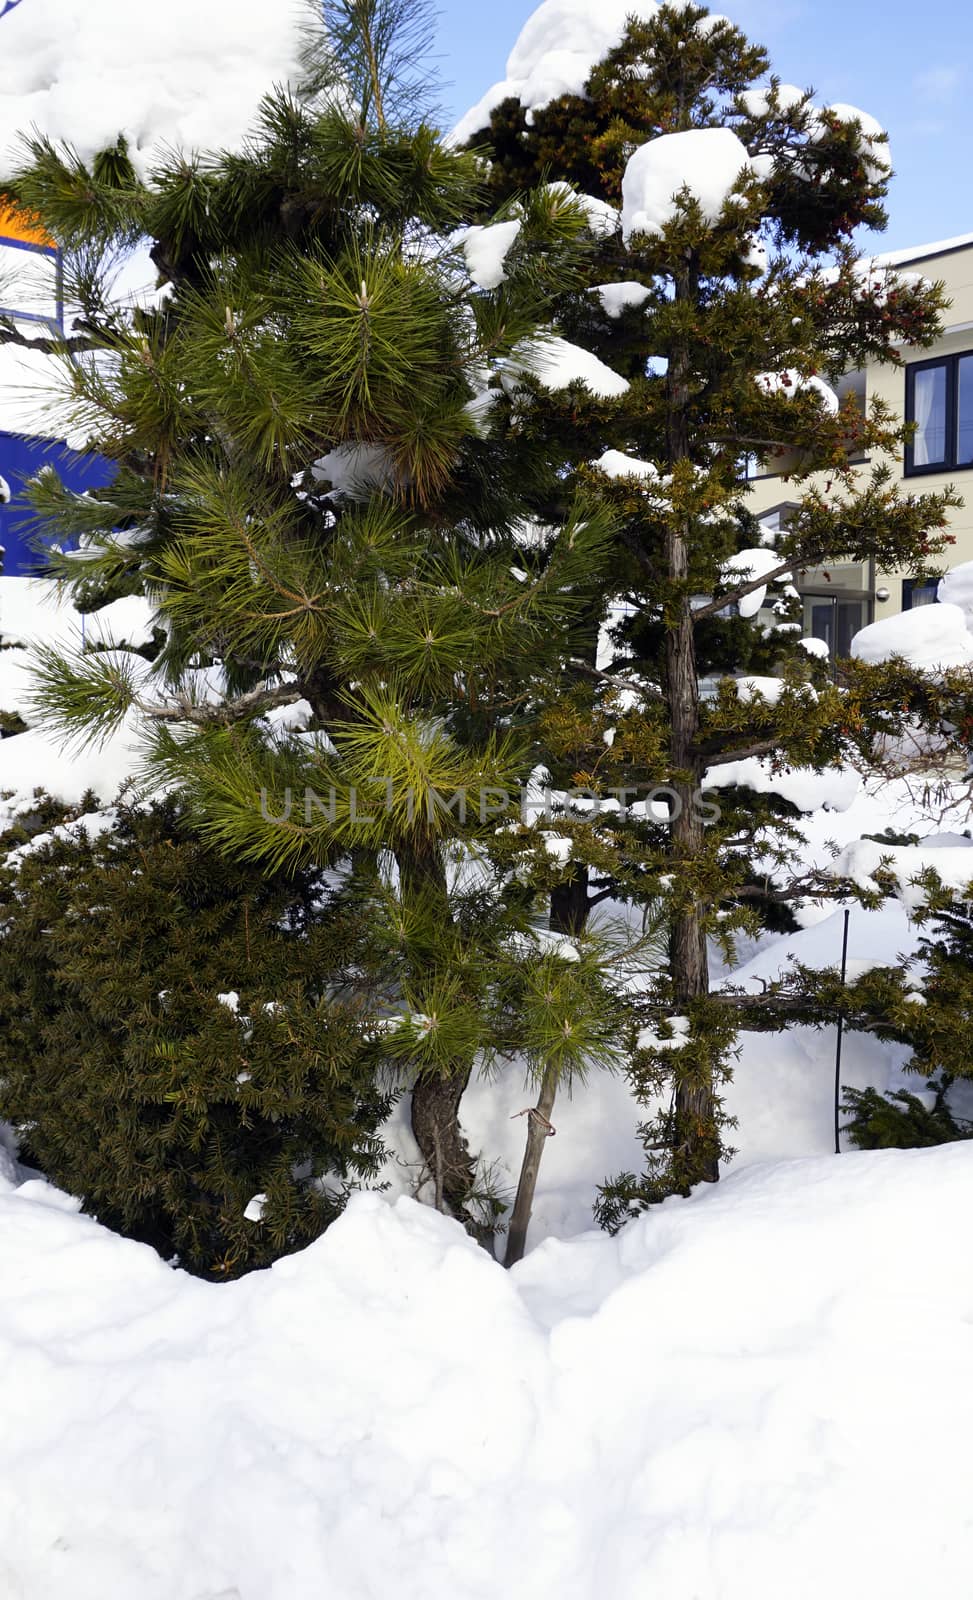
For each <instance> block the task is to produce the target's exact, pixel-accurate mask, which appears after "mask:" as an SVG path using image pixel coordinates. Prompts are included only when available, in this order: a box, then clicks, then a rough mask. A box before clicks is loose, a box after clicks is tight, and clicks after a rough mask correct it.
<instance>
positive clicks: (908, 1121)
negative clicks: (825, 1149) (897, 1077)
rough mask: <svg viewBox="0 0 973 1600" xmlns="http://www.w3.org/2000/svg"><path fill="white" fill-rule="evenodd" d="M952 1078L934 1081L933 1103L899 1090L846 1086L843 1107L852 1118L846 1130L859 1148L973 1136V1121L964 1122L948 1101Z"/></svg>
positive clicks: (920, 1145) (914, 1146) (905, 1146)
mask: <svg viewBox="0 0 973 1600" xmlns="http://www.w3.org/2000/svg"><path fill="white" fill-rule="evenodd" d="M950 1083H951V1080H950V1079H949V1078H942V1079H940V1080H939V1082H931V1083H930V1085H929V1087H930V1088H931V1089H934V1090H935V1099H934V1101H933V1104H932V1105H931V1106H927V1105H926V1103H925V1101H923V1100H920V1099H919V1097H918V1096H917V1095H914V1094H910V1093H909V1092H908V1091H907V1090H904V1089H900V1090H899V1091H898V1092H897V1093H895V1094H889V1095H882V1094H879V1093H878V1091H877V1090H876V1089H846V1090H845V1092H844V1096H843V1098H842V1109H843V1110H844V1111H845V1113H846V1114H847V1115H848V1116H849V1118H850V1120H849V1121H848V1122H846V1123H845V1124H844V1127H843V1132H845V1133H847V1134H848V1135H849V1137H850V1138H851V1140H852V1142H853V1143H854V1144H856V1145H857V1146H858V1148H859V1149H860V1150H920V1149H925V1148H927V1147H928V1146H929V1145H937V1144H952V1143H953V1142H954V1141H955V1140H957V1139H973V1123H969V1122H962V1121H960V1120H958V1119H957V1118H956V1117H955V1116H954V1115H953V1113H952V1111H951V1110H950V1108H949V1105H948V1103H947V1099H946V1096H947V1093H948V1090H949V1087H950Z"/></svg>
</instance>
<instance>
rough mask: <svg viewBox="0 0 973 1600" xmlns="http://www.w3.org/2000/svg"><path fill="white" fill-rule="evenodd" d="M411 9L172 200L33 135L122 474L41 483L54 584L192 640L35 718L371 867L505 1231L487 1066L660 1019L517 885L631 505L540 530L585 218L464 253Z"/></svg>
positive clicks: (466, 1168) (592, 949)
mask: <svg viewBox="0 0 973 1600" xmlns="http://www.w3.org/2000/svg"><path fill="white" fill-rule="evenodd" d="M402 14H403V8H402V7H401V6H400V5H399V4H398V0H374V3H373V0H369V3H367V4H361V3H358V0H354V3H352V0H348V4H346V5H344V4H336V5H335V6H333V7H331V8H329V20H330V24H331V27H330V31H329V33H328V34H326V35H322V36H321V37H320V38H319V39H318V40H317V43H316V44H315V40H314V36H313V35H312V36H309V39H308V41H306V43H307V49H306V50H305V72H306V75H307V76H306V80H305V82H306V92H304V93H302V94H300V95H294V94H290V93H287V92H285V91H284V90H279V91H277V92H275V93H274V94H273V95H271V96H270V97H269V98H268V99H266V100H265V101H264V103H263V105H262V107H261V108H260V112H259V117H258V119H257V125H256V131H255V132H254V134H253V136H252V137H251V138H250V140H249V141H248V142H247V143H246V145H245V147H244V149H243V150H242V152H236V153H234V152H232V151H231V152H227V153H224V154H222V155H218V154H215V153H213V152H188V151H187V152H182V151H173V152H171V153H169V154H168V155H167V157H166V158H165V160H164V161H163V162H162V163H160V164H159V165H158V166H157V167H156V168H155V169H154V170H153V172H152V174H151V177H150V178H149V180H148V181H143V180H142V178H141V176H140V174H139V172H138V171H136V170H135V169H134V168H133V166H132V164H131V162H130V161H129V159H128V157H127V155H126V152H125V150H124V149H122V148H119V149H116V150H114V151H112V152H110V154H109V156H108V157H105V156H104V155H100V156H99V157H98V158H96V160H95V161H94V162H93V163H92V165H91V168H90V169H89V168H87V167H85V166H84V165H83V164H82V163H81V160H80V157H78V156H77V155H76V154H75V153H73V152H71V151H69V150H68V151H66V150H62V149H60V148H55V147H54V146H52V145H51V144H50V142H49V141H46V140H44V139H41V138H37V137H35V138H34V139H33V141H32V142H31V144H30V147H29V152H28V157H27V159H25V161H24V163H23V165H22V167H21V169H20V170H19V171H18V172H15V173H12V174H11V175H10V177H9V180H8V182H7V184H6V187H8V188H9V190H10V192H11V193H12V194H13V195H14V197H15V198H16V200H17V202H18V203H19V204H21V205H24V206H27V207H29V208H30V209H31V210H32V211H33V212H34V213H36V214H37V215H38V216H40V217H42V218H43V219H44V221H45V224H46V225H47V226H49V227H50V228H51V229H52V230H53V231H54V233H55V236H56V237H58V239H59V240H60V241H61V242H62V243H63V245H64V246H65V248H66V262H67V272H68V276H69V278H70V280H71V283H72V293H73V295H74V297H75V299H76V300H77V301H78V302H79V303H80V304H81V306H82V308H83V318H82V319H79V322H78V324H76V326H75V329H74V330H73V331H72V334H71V335H70V336H69V338H68V340H67V342H66V345H65V346H64V347H62V350H61V354H62V355H63V357H64V360H65V364H66V370H67V377H68V381H69V385H70V394H71V398H72V400H73V404H74V409H75V415H74V426H75V429H76V430H77V431H78V432H84V434H85V436H86V438H87V440H88V441H89V443H90V444H91V446H92V447H93V448H95V449H97V450H98V451H99V452H100V453H101V454H102V455H104V456H106V457H107V458H109V459H110V460H112V461H114V462H116V463H117V465H118V472H117V476H116V478H115V480H114V482H113V484H112V485H111V486H110V487H109V488H108V489H106V490H104V491H99V492H97V493H94V494H92V495H88V496H80V495H73V494H71V493H70V492H68V491H67V490H66V489H65V488H64V486H63V485H61V484H60V483H59V482H58V480H57V478H56V476H55V475H53V474H46V475H44V476H43V477H42V478H41V479H40V480H39V481H38V482H37V484H36V486H35V490H34V505H35V511H36V515H37V518H38V523H39V527H40V529H41V530H42V532H44V531H46V533H47V535H48V537H49V542H50V545H51V551H50V556H49V562H48V565H49V570H50V571H51V572H52V573H55V574H56V575H58V576H59V577H60V578H61V579H62V580H63V581H64V582H65V583H66V584H67V585H68V586H69V588H70V589H71V590H72V591H73V592H74V593H75V594H79V595H81V594H83V595H85V596H86V597H87V601H88V603H90V604H92V605H93V604H95V603H97V602H98V601H102V602H105V601H110V600H111V599H112V598H113V597H114V596H115V595H117V594H120V593H125V592H129V591H130V590H131V589H133V588H138V587H141V588H143V589H144V590H145V591H146V592H147V593H148V594H149V595H150V596H151V598H152V599H153V601H154V602H155V604H156V605H157V607H158V620H159V624H160V627H161V628H162V630H163V645H162V648H161V650H159V651H158V652H157V653H155V654H154V656H153V658H152V659H151V660H148V661H147V660H146V659H144V658H143V657H142V656H137V655H134V654H133V653H132V652H125V651H120V650H95V651H92V650H88V651H87V652H82V653H72V652H70V651H66V650H64V649H63V648H57V647H54V648H51V649H49V650H48V651H47V652H46V654H45V656H44V661H45V667H46V677H45V682H44V684H43V686H42V689H41V690H40V691H39V695H38V700H37V705H38V706H39V708H40V712H41V713H42V715H43V716H44V717H45V718H46V725H47V726H49V727H60V728H66V729H67V730H69V731H71V730H73V731H75V732H80V733H82V735H84V734H87V736H89V737H90V738H94V739H97V738H98V737H100V736H102V735H103V734H105V733H106V732H108V731H111V730H115V729H117V728H118V727H120V726H122V725H123V724H124V723H125V722H126V721H127V720H130V719H133V718H134V720H135V722H136V724H141V725H142V726H143V729H144V731H146V732H147V735H148V743H149V746H150V752H149V761H150V767H151V770H152V771H153V772H154V774H155V775H156V777H159V776H161V777H162V778H163V779H164V780H165V781H167V782H168V783H170V784H173V785H175V786H176V787H178V788H179V790H180V791H181V792H183V793H184V794H186V795H187V796H188V799H189V801H190V802H191V804H192V807H193V815H194V818H195V820H196V823H197V825H198V826H199V827H200V828H202V829H203V831H204V834H205V837H206V838H207V840H208V841H209V842H210V843H214V844H216V845H218V846H219V847H220V848H222V849H224V850H225V851H226V852H227V853H228V854H229V855H230V856H231V857H232V859H233V860H234V861H236V862H239V861H241V860H242V861H244V862H254V863H257V864H258V865H259V867H260V868H261V869H262V870H272V871H280V870H284V869H298V868H300V869H303V868H309V867H313V868H316V869H320V868H329V869H331V870H332V871H333V872H334V873H335V874H337V875H338V877H339V878H340V879H341V880H342V881H346V880H347V881H348V883H349V885H350V886H351V887H350V890H349V892H351V893H353V894H354V896H355V897H356V900H357V901H358V902H360V903H361V905H363V906H364V907H365V908H367V910H368V912H369V915H370V919H371V923H370V933H371V940H372V948H373V949H374V948H375V947H376V946H377V948H378V951H379V956H378V957H377V958H376V959H378V960H379V964H380V967H381V970H382V972H383V974H384V988H383V990H382V994H383V996H384V1003H385V1007H386V1017H385V1022H386V1026H384V1027H383V1028H382V1029H381V1031H380V1039H379V1042H378V1046H377V1048H378V1049H379V1052H380V1055H381V1058H382V1061H383V1063H384V1065H385V1068H386V1070H387V1071H389V1072H390V1073H394V1074H395V1075H396V1080H397V1081H408V1082H409V1083H410V1084H411V1086H412V1095H411V1120H412V1128H413V1131H414V1134H415V1137H416V1140H417V1142H418V1145H419V1148H420V1151H421V1153H422V1157H423V1160H424V1162H425V1167H426V1178H427V1182H426V1186H425V1192H426V1193H427V1194H428V1195H429V1197H430V1198H432V1199H434V1200H435V1203H436V1204H437V1205H439V1206H440V1207H442V1208H443V1209H447V1210H449V1211H451V1212H453V1213H454V1214H456V1215H459V1216H462V1217H463V1218H464V1220H465V1221H467V1223H468V1224H469V1225H470V1226H471V1227H473V1228H476V1227H478V1226H482V1228H483V1230H484V1231H485V1233H487V1234H489V1233H490V1232H492V1229H493V1226H494V1224H495V1222H496V1215H497V1211H498V1209H502V1208H498V1206H496V1205H495V1204H494V1201H493V1199H492V1198H491V1197H490V1196H489V1195H485V1196H482V1195H480V1194H479V1191H478V1186H477V1181H476V1180H477V1153H476V1152H471V1151H470V1150H469V1149H468V1147H467V1142H466V1138H465V1135H464V1132H463V1127H462V1124H461V1119H460V1115H459V1106H460V1101H461V1098H462V1095H463V1091H464V1089H465V1087H466V1084H467V1082H468V1080H469V1078H470V1075H471V1073H472V1072H473V1071H474V1070H479V1069H480V1068H482V1067H483V1066H484V1065H488V1064H489V1063H490V1061H491V1060H495V1059H498V1058H499V1059H504V1060H506V1059H511V1058H513V1057H519V1058H520V1059H521V1060H522V1061H525V1062H526V1063H527V1065H528V1067H529V1069H530V1070H531V1071H532V1072H535V1073H536V1074H537V1075H538V1076H540V1075H541V1074H542V1073H543V1072H544V1071H551V1072H553V1073H554V1074H555V1075H556V1076H557V1078H558V1080H559V1081H564V1080H568V1079H570V1078H571V1077H572V1076H577V1075H580V1074H582V1073H583V1072H584V1070H585V1069H586V1068H587V1067H588V1066H589V1065H591V1064H592V1063H600V1064H607V1063H610V1062H612V1061H614V1060H616V1059H620V1057H621V1055H622V1054H623V1053H624V1049H625V1046H626V1044H627V1042H628V1038H629V1036H630V1035H631V1034H632V1033H633V1032H634V1024H633V1026H632V1027H631V1028H629V1027H627V1026H626V1019H627V1018H628V1016H629V1009H630V1008H629V1007H628V1005H627V1001H626V997H625V993H624V985H625V980H626V978H627V969H626V970H625V971H622V970H621V968H623V967H624V964H625V961H626V960H628V959H629V952H628V947H627V946H626V949H625V950H624V951H623V952H622V954H621V955H619V954H618V952H613V951H612V950H608V951H606V950H605V948H604V947H603V946H602V945H600V944H599V942H598V941H597V940H596V939H595V938H593V937H591V938H588V939H586V940H584V941H580V940H579V941H571V940H569V939H566V938H565V939H553V940H552V939H551V938H550V937H549V932H548V929H547V928H546V927H545V926H540V925H539V917H538V901H539V900H541V899H546V895H547V893H548V892H549V888H550V884H551V882H552V881H553V876H552V875H553V874H554V864H553V862H551V864H550V865H549V867H548V869H547V874H546V876H545V875H544V874H543V873H542V874H540V876H536V875H535V876H533V877H531V878H529V879H526V880H525V879H523V878H522V877H518V876H517V873H516V871H515V868H516V867H517V865H518V862H517V860H515V859H514V857H515V854H516V847H515V845H514V844H513V842H512V837H511V834H510V833H509V831H508V824H511V825H512V824H513V823H515V822H516V819H517V818H518V817H519V814H520V793H521V790H522V789H524V788H526V787H527V786H528V784H529V780H530V777H531V773H532V771H533V769H534V767H535V765H536V744H537V736H536V734H535V731H534V730H535V728H536V726H537V723H538V719H539V716H540V715H541V713H542V712H543V710H544V708H545V707H546V706H547V704H548V703H549V697H550V688H549V685H553V687H554V688H556V680H557V668H558V662H559V659H560V653H561V651H562V649H563V648H564V644H565V641H567V640H570V639H571V638H572V637H573V635H574V633H575V631H576V630H577V629H579V628H581V629H583V619H584V613H585V608H586V604H587V597H588V596H589V595H591V594H594V593H595V592H596V591H597V581H596V578H595V574H596V573H597V572H598V571H599V569H600V567H601V565H602V562H603V561H604V560H605V559H606V558H607V554H608V551H609V535H608V528H609V524H610V521H611V515H610V512H609V511H608V510H607V509H606V508H605V507H604V506H603V505H601V503H600V497H599V495H598V494H597V492H596V491H595V490H594V489H593V488H590V487H589V489H588V490H587V491H585V490H584V489H583V488H582V487H581V486H579V487H578V490H577V492H575V493H573V494H572V507H573V509H572V510H571V511H570V512H569V513H568V514H567V516H566V517H562V518H561V520H560V524H559V527H558V529H557V531H556V534H555V536H554V537H553V538H552V539H550V540H543V541H541V542H539V543H536V544H534V545H533V546H526V545H525V544H524V543H523V542H522V539H521V533H522V529H523V525H524V517H525V514H526V513H527V511H528V510H529V509H530V508H531V506H532V503H533V502H532V500H531V499H530V498H529V496H528V493H527V490H528V488H529V486H530V484H531V483H532V482H534V481H536V480H537V479H538V477H541V476H543V477H544V478H546V477H547V475H548V469H547V466H546V463H545V462H543V461H541V460H538V461H537V462H536V463H535V464H534V466H533V467H530V466H529V464H528V463H527V462H526V460H525V451H524V450H518V451H517V452H508V451H505V450H504V448H503V446H502V443H501V442H499V440H498V437H497V434H496V429H497V426H500V427H501V430H502V426H503V424H502V420H500V421H499V422H498V419H503V418H504V417H507V416H511V415H514V414H515V413H516V411H517V408H518V406H519V405H520V404H521V401H520V399H519V397H520V396H521V394H523V393H525V392H530V393H533V390H534V388H535V387H536V386H537V385H539V384H541V383H544V382H552V383H554V384H556V385H557V386H558V387H560V385H561V384H562V383H563V382H564V381H565V377H566V376H572V377H573V376H578V375H579V374H580V375H582V376H583V377H584V378H585V379H586V380H587V381H592V380H593V379H594V378H596V376H597V374H598V372H599V363H598V362H597V360H596V359H595V358H594V357H593V356H592V355H591V354H590V352H589V351H588V350H586V349H584V348H581V347H576V346H574V345H572V344H571V343H570V342H569V341H564V340H559V339H557V338H556V337H555V336H552V335H551V334H550V331H549V328H548V312H549V309H550V305H551V303H552V297H553V296H554V295H555V293H557V292H558V291H559V290H560V291H564V290H566V289H567V288H568V286H569V285H570V284H571V283H572V282H574V281H575V279H576V277H577V271H578V269H577V261H576V256H577V249H578V242H579V240H580V239H581V237H582V235H584V233H585V231H586V220H585V213H584V212H583V210H582V209H581V208H580V207H578V206H577V205H574V204H567V205H566V204H565V203H564V202H563V200H562V199H561V198H560V197H559V196H558V195H557V194H555V193H553V192H551V191H550V190H549V189H545V188H542V189H540V190H539V191H538V192H537V193H536V194H534V195H531V196H524V197H522V198H521V202H520V207H519V212H518V216H517V218H516V221H517V222H518V227H517V229H516V230H514V229H511V228H510V227H509V226H508V223H509V221H510V219H509V218H508V217H506V216H497V217H495V218H494V217H489V218H488V221H487V226H486V227H485V228H484V230H483V232H481V233H480V234H479V235H475V234H474V235H472V236H471V235H470V234H468V233H467V234H466V235H465V237H457V228H458V225H460V224H461V223H463V221H464V220H465V219H468V218H469V216H470V213H471V212H473V211H474V210H477V209H479V207H480V201H481V198H482V184H481V182H480V176H479V164H478V162H477V161H476V160H475V158H473V157H471V156H470V155H468V154H466V153H463V152H461V151H459V150H457V149H456V148H455V147H449V146H446V145H445V144H444V143H443V142H442V141H441V140H440V139H439V138H438V137H437V135H436V134H435V132H434V130H432V129H431V128H430V127H429V126H428V125H427V124H426V123H424V122H423V121H421V120H417V118H416V117H415V114H414V90H415V88H416V85H415V83H414V82H412V81H410V79H409V76H408V72H407V70H406V71H405V74H404V76H403V70H404V69H407V68H408V61H407V60H406V59H405V58H403V57H402V56H401V55H400V54H397V42H396V40H397V35H396V29H395V26H394V25H395V24H396V23H397V22H398V21H401V19H402ZM477 226H482V224H480V223H478V224H477ZM484 238H486V239H487V241H488V243H487V245H486V246H483V243H482V241H483V240H484ZM477 239H479V241H480V248H479V252H478V251H477V243H476V241H477ZM498 239H499V241H500V242H501V243H502V246H503V248H502V251H498V250H496V248H495V245H496V241H497V240H498ZM135 240H139V241H148V242H149V244H150V245H151V249H152V256H153V259H154V261H155V262H156V264H157V266H158V268H159V273H160V280H161V283H162V286H163V289H164V291H165V292H164V293H162V294H160V295H158V296H156V297H155V298H154V299H153V300H152V301H151V303H149V304H148V305H146V306H144V307H142V308H139V309H137V310H136V311H134V313H133V312H131V311H126V310H124V309H122V310H119V309H118V308H117V307H115V306H114V305H113V304H112V303H111V301H110V298H109V297H108V296H107V295H106V292H105V282H104V275H103V274H102V273H101V272H100V271H98V270H94V271H92V270H91V265H92V261H93V260H94V263H95V268H96V269H97V267H98V266H99V265H100V263H101V262H102V261H104V260H106V259H108V258H110V255H111V252H112V249H113V247H122V246H124V245H126V244H128V245H130V244H131V243H132V242H133V241H135ZM501 256H502V260H501ZM484 265H485V266H486V268H487V270H486V272H484V271H483V270H482V269H483V267H484ZM501 267H502V271H500V270H498V269H499V268H501ZM486 281H492V283H493V287H491V288H484V287H483V286H482V285H483V284H484V282H486ZM2 336H3V335H2V331H0V338H2ZM600 371H601V374H602V378H603V381H604V384H605V386H606V392H610V393H611V394H618V393H619V392H620V391H622V390H624V388H625V380H624V379H622V378H620V377H619V376H618V374H617V373H616V372H614V371H613V370H612V369H610V368H608V367H607V366H606V367H602V368H601V369H600ZM527 453H528V454H529V449H528V452H527ZM66 536H74V537H76V538H78V539H80V541H81V547H80V549H77V550H72V551H69V552H67V553H59V549H58V546H59V545H60V544H61V543H62V542H63V540H64V539H65V537H66ZM628 943H629V944H632V943H634V944H636V945H637V944H638V941H629V942H628ZM325 976H326V975H325ZM404 1075H407V1076H404ZM264 1188H266V1186H265V1185H260V1190H261V1192H263V1190H264ZM268 1192H269V1193H270V1196H271V1200H273V1191H272V1189H271V1190H269V1191H268Z"/></svg>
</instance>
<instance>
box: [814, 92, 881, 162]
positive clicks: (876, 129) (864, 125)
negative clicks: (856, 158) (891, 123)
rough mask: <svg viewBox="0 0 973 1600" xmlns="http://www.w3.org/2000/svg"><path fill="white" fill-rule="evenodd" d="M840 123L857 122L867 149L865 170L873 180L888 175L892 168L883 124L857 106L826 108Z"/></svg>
mask: <svg viewBox="0 0 973 1600" xmlns="http://www.w3.org/2000/svg"><path fill="white" fill-rule="evenodd" d="M826 109H827V110H828V111H829V112H830V113H831V115H832V116H833V117H837V119H838V121H839V122H857V123H858V126H859V128H860V129H861V140H862V144H863V146H864V148H865V153H866V155H865V168H866V170H867V172H868V173H869V176H870V177H872V178H873V179H877V178H882V177H884V176H886V175H887V173H888V171H889V168H890V166H891V157H890V156H889V147H888V145H887V144H886V143H884V142H882V141H884V138H885V129H884V128H883V127H882V124H881V123H880V122H879V121H878V120H877V119H876V118H875V117H873V116H870V115H869V113H868V112H867V111H860V110H859V108H858V107H857V106H849V105H843V104H840V103H839V104H837V105H832V106H828V107H827V108H826Z"/></svg>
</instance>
